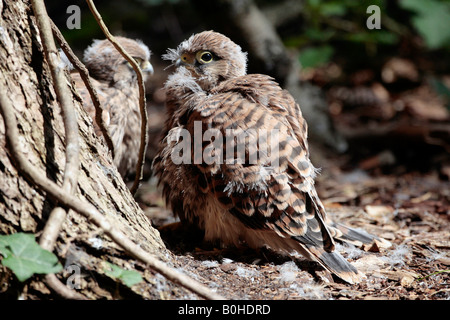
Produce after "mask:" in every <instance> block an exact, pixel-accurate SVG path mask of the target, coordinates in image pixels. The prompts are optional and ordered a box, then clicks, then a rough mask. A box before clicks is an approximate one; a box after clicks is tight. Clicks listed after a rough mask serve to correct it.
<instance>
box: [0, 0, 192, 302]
mask: <svg viewBox="0 0 450 320" xmlns="http://www.w3.org/2000/svg"><path fill="white" fill-rule="evenodd" d="M0 12H1V17H0V81H1V82H2V86H3V87H4V88H5V89H6V91H7V96H8V98H9V99H10V101H11V102H12V105H13V107H14V111H15V116H16V118H17V122H18V129H19V132H20V136H18V137H15V139H19V141H20V143H21V147H22V152H23V153H24V154H25V155H26V157H27V158H28V160H29V161H30V163H31V164H32V165H33V166H34V168H35V170H36V171H39V172H41V173H42V174H43V175H45V176H46V177H47V178H48V179H50V180H52V181H54V182H56V183H57V184H58V185H62V178H63V176H62V175H63V171H64V163H65V132H64V125H63V120H62V115H61V110H60V107H59V104H58V101H57V99H56V95H55V91H54V89H53V85H52V78H51V74H50V69H49V66H48V64H47V62H46V60H45V58H44V54H43V47H42V42H41V39H40V37H39V32H38V30H37V27H36V23H35V19H34V16H33V11H32V9H31V6H30V4H29V2H28V1H26V0H21V1H16V0H6V1H2V2H0ZM61 72H65V71H64V70H63V69H61ZM66 78H67V81H68V82H69V83H70V84H71V79H70V76H69V75H68V74H66ZM70 88H71V91H72V99H73V101H74V105H75V111H76V113H77V117H78V127H79V143H80V170H79V176H78V185H77V190H76V194H77V196H78V197H79V198H80V201H82V200H84V201H88V202H90V203H91V204H92V205H94V206H95V208H96V209H97V210H98V211H99V212H101V213H102V214H104V215H105V216H107V217H108V218H109V219H110V220H111V221H113V223H114V227H116V228H118V229H119V230H120V231H122V232H123V233H124V234H126V235H127V236H128V237H129V238H130V239H132V240H133V241H134V242H135V243H137V244H139V245H140V246H141V247H142V248H143V249H144V250H146V251H147V252H149V253H152V254H154V255H155V256H157V257H158V258H159V259H160V260H162V261H165V262H167V263H168V264H169V265H170V264H172V263H173V261H172V258H171V256H170V254H169V252H168V251H167V250H166V248H165V246H164V244H163V242H162V240H161V238H160V237H159V233H158V231H156V230H155V229H154V228H152V227H151V224H150V221H149V220H148V219H147V218H146V217H145V215H144V213H143V212H142V210H141V209H140V207H139V206H138V204H137V203H136V202H135V200H134V198H133V196H132V195H131V193H130V192H129V189H128V188H127V186H126V185H125V183H124V182H123V180H122V178H121V177H120V175H119V173H118V171H117V169H116V168H115V167H114V165H113V162H112V159H111V155H110V154H109V153H108V148H107V147H106V145H105V144H104V143H103V140H101V139H100V138H99V137H97V136H96V134H95V132H94V129H93V126H92V121H91V119H90V118H89V116H88V115H87V114H86V112H85V111H84V110H83V108H82V105H81V99H80V98H79V97H78V96H77V93H76V91H75V89H74V88H73V87H72V86H71V85H70ZM56 205H57V204H56V203H55V201H54V200H52V199H51V198H50V197H48V196H47V195H46V194H45V192H43V191H42V190H39V189H38V188H37V187H35V185H34V184H33V183H31V182H30V181H28V180H27V179H25V178H24V177H23V176H22V175H21V173H20V172H18V170H17V166H16V165H15V163H14V161H13V157H12V156H11V150H10V149H8V144H7V143H6V139H5V125H4V122H3V119H2V121H0V234H12V233H16V232H28V233H34V234H36V235H37V238H39V235H40V232H41V231H42V229H43V227H44V225H45V223H46V220H47V218H48V215H49V214H50V212H51V210H52V209H53V208H54V207H55V206H56ZM37 240H38V239H37ZM54 253H55V254H56V255H57V256H58V257H59V259H60V262H61V263H62V264H63V266H64V267H65V270H64V271H63V272H61V273H60V274H58V275H57V277H58V278H59V280H61V282H63V283H67V282H68V281H69V280H70V279H73V278H71V276H73V275H74V273H73V270H74V269H73V268H69V267H73V266H76V267H77V268H78V269H77V270H79V271H80V273H81V277H80V278H77V279H78V280H77V281H78V282H77V288H78V290H77V291H79V292H80V293H81V294H83V295H84V296H85V297H87V298H92V299H96V298H117V297H130V296H132V297H143V298H158V299H159V298H161V297H171V298H178V297H180V296H181V294H182V293H183V290H184V289H182V290H175V291H174V290H173V288H172V287H173V286H174V285H173V284H172V283H169V282H168V281H163V282H164V284H165V286H159V290H158V291H156V289H155V286H152V285H149V283H150V284H155V283H156V280H155V277H154V275H155V274H154V272H153V271H151V270H148V268H145V265H144V264H142V263H140V262H137V261H135V260H134V259H132V258H131V257H130V255H129V254H128V253H127V252H125V251H124V250H122V249H121V248H120V247H119V246H118V245H117V244H115V243H114V242H113V241H112V240H110V239H109V238H108V237H107V236H105V235H104V234H103V233H102V232H101V230H100V229H99V228H98V227H97V226H95V225H94V224H93V223H91V222H90V221H88V220H87V219H86V218H84V217H83V216H81V215H79V214H78V213H76V212H74V211H72V210H70V211H69V214H68V216H67V218H66V221H65V223H64V224H63V228H62V231H61V233H60V234H59V237H58V239H57V243H56V247H55V250H54ZM0 259H1V258H0ZM104 261H108V262H111V263H113V264H116V265H118V266H119V267H122V268H124V269H135V270H138V271H139V272H141V274H142V275H143V278H144V281H143V282H141V283H140V284H137V285H134V286H133V287H132V288H128V287H126V286H124V285H122V284H118V281H117V279H112V278H111V277H109V276H107V275H106V273H105V271H106V269H107V267H106V264H105V263H104ZM0 278H1V279H2V288H0V296H1V295H7V296H11V295H12V296H16V297H17V296H18V295H21V297H22V298H24V299H32V298H45V299H48V298H55V297H56V294H55V293H53V291H51V290H49V289H48V288H47V287H46V286H45V284H44V283H43V282H42V280H43V277H42V276H40V275H35V276H33V277H32V278H31V279H29V280H27V281H26V282H25V283H22V284H20V283H18V281H17V280H15V278H14V276H13V274H12V273H11V272H10V271H9V270H7V269H6V268H4V267H1V266H0ZM70 281H72V280H70ZM157 281H158V284H160V283H161V279H158V280H157ZM177 295H178V296H177Z"/></svg>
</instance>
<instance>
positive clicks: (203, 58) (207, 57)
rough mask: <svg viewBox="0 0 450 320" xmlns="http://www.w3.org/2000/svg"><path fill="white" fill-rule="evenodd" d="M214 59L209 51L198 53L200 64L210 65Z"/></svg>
mask: <svg viewBox="0 0 450 320" xmlns="http://www.w3.org/2000/svg"><path fill="white" fill-rule="evenodd" d="M213 59H214V56H213V54H212V53H211V52H209V51H200V52H198V53H197V61H198V62H200V63H210V62H212V61H213Z"/></svg>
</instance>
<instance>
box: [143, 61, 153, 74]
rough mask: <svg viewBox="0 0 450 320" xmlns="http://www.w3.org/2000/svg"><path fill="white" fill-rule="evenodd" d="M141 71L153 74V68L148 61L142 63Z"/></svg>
mask: <svg viewBox="0 0 450 320" xmlns="http://www.w3.org/2000/svg"><path fill="white" fill-rule="evenodd" d="M141 70H142V72H148V73H150V74H153V73H154V70H153V66H152V64H151V63H150V61H148V60H146V61H144V62H143V63H142V66H141Z"/></svg>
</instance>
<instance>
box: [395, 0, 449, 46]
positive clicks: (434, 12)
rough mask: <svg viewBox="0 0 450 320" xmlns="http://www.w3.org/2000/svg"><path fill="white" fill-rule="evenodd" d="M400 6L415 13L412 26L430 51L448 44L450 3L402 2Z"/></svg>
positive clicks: (412, 0) (435, 0)
mask: <svg viewBox="0 0 450 320" xmlns="http://www.w3.org/2000/svg"><path fill="white" fill-rule="evenodd" d="M400 6H401V7H402V8H404V9H407V10H411V11H413V12H415V13H416V16H414V17H413V18H412V20H411V21H412V24H413V26H414V28H415V29H416V30H417V32H418V33H419V34H420V35H421V36H422V38H423V39H424V41H425V43H426V45H427V46H428V47H429V48H430V49H438V48H440V47H443V46H445V45H446V44H448V43H449V42H450V3H449V2H448V1H447V2H446V1H437V0H428V1H423V0H403V1H400Z"/></svg>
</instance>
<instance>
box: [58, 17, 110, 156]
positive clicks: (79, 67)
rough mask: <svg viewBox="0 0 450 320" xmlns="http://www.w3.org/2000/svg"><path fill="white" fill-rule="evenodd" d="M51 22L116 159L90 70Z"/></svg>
mask: <svg viewBox="0 0 450 320" xmlns="http://www.w3.org/2000/svg"><path fill="white" fill-rule="evenodd" d="M50 23H51V25H52V31H53V35H54V36H55V38H56V39H57V40H58V42H59V45H60V47H61V49H62V50H63V51H64V53H65V54H66V56H67V58H68V59H69V60H70V62H71V63H72V65H73V66H74V68H75V69H76V70H77V71H78V73H79V74H80V77H81V79H82V80H83V82H84V85H85V86H86V88H87V90H88V92H89V95H90V97H91V100H92V103H93V104H94V108H95V122H96V123H97V125H98V127H99V128H100V131H101V132H102V135H103V138H104V139H105V142H106V145H107V146H108V149H109V150H110V151H111V155H112V158H113V159H114V154H115V153H114V144H113V142H112V139H111V136H110V134H109V131H108V129H107V128H106V125H105V122H104V121H103V117H102V111H103V108H102V107H101V103H100V99H99V98H98V95H97V91H96V90H95V88H94V86H93V85H92V82H91V79H90V78H89V71H88V70H87V69H86V67H85V66H84V64H83V63H81V61H80V60H79V59H78V57H77V56H76V55H75V54H74V53H73V51H72V48H70V46H69V44H68V43H67V41H66V40H65V39H64V36H63V35H62V34H61V31H59V29H58V27H57V26H56V25H55V23H54V22H53V21H52V20H50Z"/></svg>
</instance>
